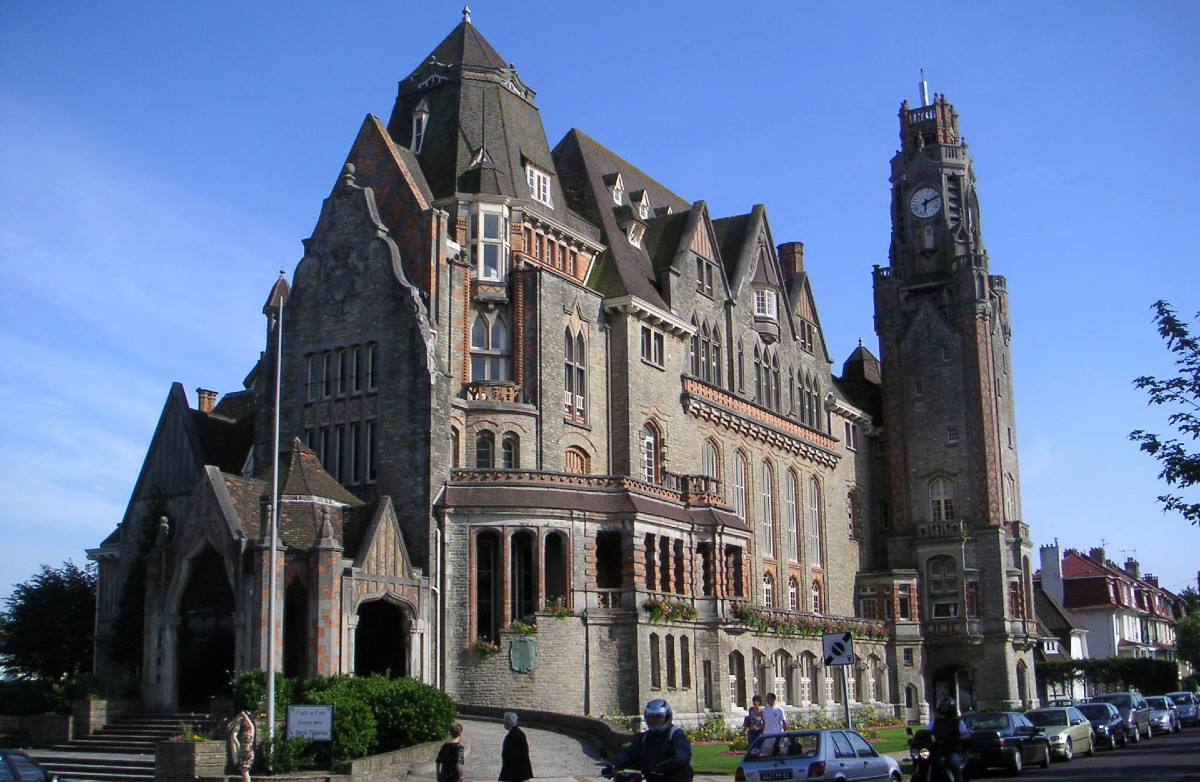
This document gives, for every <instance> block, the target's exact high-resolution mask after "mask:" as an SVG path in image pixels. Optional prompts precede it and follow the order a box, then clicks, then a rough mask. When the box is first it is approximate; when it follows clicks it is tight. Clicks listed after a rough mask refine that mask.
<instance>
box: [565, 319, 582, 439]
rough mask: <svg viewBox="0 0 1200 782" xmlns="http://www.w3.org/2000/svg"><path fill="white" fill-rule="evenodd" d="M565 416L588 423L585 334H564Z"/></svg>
mask: <svg viewBox="0 0 1200 782" xmlns="http://www.w3.org/2000/svg"><path fill="white" fill-rule="evenodd" d="M563 415H564V417H565V418H566V419H567V420H568V421H574V422H576V423H581V424H582V423H587V350H586V345H585V344H584V341H583V332H582V331H580V332H578V333H572V331H571V329H570V328H569V327H568V328H567V330H566V331H565V332H564V334H563Z"/></svg>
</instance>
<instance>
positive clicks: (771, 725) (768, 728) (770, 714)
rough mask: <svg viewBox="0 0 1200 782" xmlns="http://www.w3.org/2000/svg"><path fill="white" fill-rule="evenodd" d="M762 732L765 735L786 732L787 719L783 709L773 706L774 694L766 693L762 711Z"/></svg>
mask: <svg viewBox="0 0 1200 782" xmlns="http://www.w3.org/2000/svg"><path fill="white" fill-rule="evenodd" d="M762 714H763V730H764V731H765V732H766V733H783V732H784V731H785V730H787V718H786V717H785V716H784V715H783V709H781V708H779V707H778V706H776V705H775V693H773V692H768V693H767V705H766V707H765V708H763V710H762Z"/></svg>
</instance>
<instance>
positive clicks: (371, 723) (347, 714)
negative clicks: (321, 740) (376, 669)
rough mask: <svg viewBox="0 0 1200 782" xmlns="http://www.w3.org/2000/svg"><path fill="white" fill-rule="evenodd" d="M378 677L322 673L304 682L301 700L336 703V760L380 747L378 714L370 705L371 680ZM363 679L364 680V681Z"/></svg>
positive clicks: (353, 756) (334, 720)
mask: <svg viewBox="0 0 1200 782" xmlns="http://www.w3.org/2000/svg"><path fill="white" fill-rule="evenodd" d="M374 678H375V677H367V678H364V679H357V678H355V677H350V676H320V677H318V678H316V679H309V680H308V681H306V682H304V685H303V687H302V689H303V693H302V694H300V695H299V696H298V697H297V702H298V703H309V704H323V705H329V706H333V744H334V747H335V749H336V752H335V756H334V758H333V762H335V763H336V762H339V761H343V760H349V759H351V758H361V757H364V756H366V755H370V754H371V753H372V752H374V751H375V747H376V746H377V736H378V733H377V731H376V728H375V717H374V715H373V714H372V712H371V707H370V706H369V705H368V704H367V697H366V696H367V693H368V692H369V687H367V686H366V685H367V683H368V682H370V681H372V680H373V679H374ZM360 682H361V683H360Z"/></svg>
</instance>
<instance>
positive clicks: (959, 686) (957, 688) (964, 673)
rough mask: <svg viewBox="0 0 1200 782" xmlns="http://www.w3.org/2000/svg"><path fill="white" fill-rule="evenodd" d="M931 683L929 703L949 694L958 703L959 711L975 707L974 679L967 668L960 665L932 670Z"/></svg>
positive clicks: (971, 709) (935, 702)
mask: <svg viewBox="0 0 1200 782" xmlns="http://www.w3.org/2000/svg"><path fill="white" fill-rule="evenodd" d="M931 684H932V688H931V692H932V693H933V699H932V700H931V701H930V704H931V705H936V704H937V702H938V701H939V700H941V699H942V698H944V697H946V696H949V697H951V698H953V699H954V700H955V702H956V703H957V704H958V710H959V711H960V712H966V711H973V710H974V709H975V680H974V677H973V676H972V675H971V671H970V670H969V669H967V668H965V667H963V666H960V665H947V666H944V667H942V668H939V669H938V670H937V671H935V672H934V674H933V680H932V682H931Z"/></svg>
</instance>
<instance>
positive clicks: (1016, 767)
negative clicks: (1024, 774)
mask: <svg viewBox="0 0 1200 782" xmlns="http://www.w3.org/2000/svg"><path fill="white" fill-rule="evenodd" d="M1024 767H1025V762H1024V760H1023V759H1022V758H1021V748H1020V747H1017V751H1016V752H1014V753H1013V754H1012V758H1010V759H1009V761H1008V770H1009V771H1011V772H1012V773H1014V774H1020V773H1021V769H1022V768H1024Z"/></svg>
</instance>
